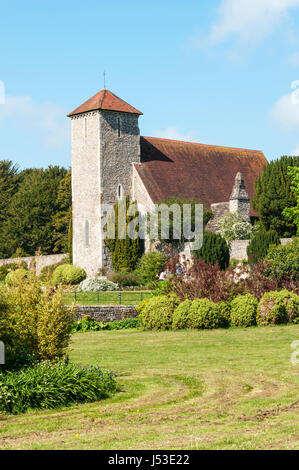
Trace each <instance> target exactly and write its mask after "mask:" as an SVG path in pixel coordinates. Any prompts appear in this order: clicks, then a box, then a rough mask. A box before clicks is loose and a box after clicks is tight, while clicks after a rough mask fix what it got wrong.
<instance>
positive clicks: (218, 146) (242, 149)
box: [141, 136, 263, 153]
mask: <svg viewBox="0 0 299 470" xmlns="http://www.w3.org/2000/svg"><path fill="white" fill-rule="evenodd" d="M141 137H142V138H143V139H145V140H148V141H150V140H161V141H165V143H171V142H172V143H175V144H187V145H199V146H201V147H204V148H206V149H209V148H210V149H215V150H216V149H217V150H223V151H227V150H235V151H246V152H257V153H263V151H262V150H257V149H248V148H244V147H226V146H223V145H212V144H203V143H202V142H190V141H187V140H176V139H166V138H165V137H149V136H141Z"/></svg>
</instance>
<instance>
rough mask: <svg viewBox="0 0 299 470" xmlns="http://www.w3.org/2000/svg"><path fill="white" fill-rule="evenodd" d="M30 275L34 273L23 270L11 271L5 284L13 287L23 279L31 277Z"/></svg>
mask: <svg viewBox="0 0 299 470" xmlns="http://www.w3.org/2000/svg"><path fill="white" fill-rule="evenodd" d="M30 275H32V272H30V271H28V270H26V269H23V268H19V269H16V270H15V271H10V272H9V273H8V274H7V276H6V278H5V283H6V284H7V285H8V286H13V285H15V284H18V282H20V281H23V279H26V278H28V277H30Z"/></svg>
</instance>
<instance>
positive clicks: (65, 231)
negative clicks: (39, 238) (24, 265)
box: [53, 171, 72, 256]
mask: <svg viewBox="0 0 299 470" xmlns="http://www.w3.org/2000/svg"><path fill="white" fill-rule="evenodd" d="M56 203H57V208H58V209H57V212H56V213H55V214H54V215H53V226H54V233H53V238H54V241H55V245H54V250H53V251H54V252H56V253H69V254H70V256H71V254H72V247H71V244H70V238H72V174H71V172H70V171H69V172H68V173H67V175H66V176H65V177H64V178H63V179H61V181H60V183H59V185H58V190H57V198H56Z"/></svg>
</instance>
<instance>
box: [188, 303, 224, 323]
mask: <svg viewBox="0 0 299 470" xmlns="http://www.w3.org/2000/svg"><path fill="white" fill-rule="evenodd" d="M224 325H225V322H224V319H223V317H221V316H220V313H219V308H218V307H217V304H215V303H214V302H212V301H211V300H208V299H196V300H193V302H192V305H191V308H190V312H189V315H188V319H187V326H188V327H189V328H195V329H200V330H203V329H207V330H211V329H214V328H221V327H222V326H224Z"/></svg>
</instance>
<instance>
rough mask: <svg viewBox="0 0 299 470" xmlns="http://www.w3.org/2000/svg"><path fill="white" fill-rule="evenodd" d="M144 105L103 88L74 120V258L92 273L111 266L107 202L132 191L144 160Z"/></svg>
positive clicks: (73, 117) (77, 110)
mask: <svg viewBox="0 0 299 470" xmlns="http://www.w3.org/2000/svg"><path fill="white" fill-rule="evenodd" d="M140 114H141V113H140V111H137V110H136V109H135V108H133V107H131V106H130V105H128V104H127V103H125V102H124V101H122V100H121V99H120V98H118V97H116V96H115V95H113V94H112V93H111V92H109V91H108V90H102V91H101V92H99V93H98V94H97V95H95V96H94V97H93V98H91V99H90V100H88V101H87V102H86V103H84V104H83V105H81V106H80V107H79V108H77V109H76V110H75V111H73V112H72V113H70V114H69V115H68V116H69V117H70V118H71V120H72V195H73V263H74V265H76V266H80V267H82V268H84V269H85V271H86V272H87V275H88V276H89V277H92V276H96V275H97V274H98V271H99V269H100V268H104V267H109V255H108V253H107V249H106V247H105V245H104V242H103V237H102V230H103V228H102V216H103V215H105V214H104V211H103V205H106V204H114V203H115V202H116V201H117V199H120V198H121V197H123V196H125V195H127V194H130V193H131V187H132V183H131V182H132V166H133V164H134V163H139V162H140V133H139V127H138V118H139V115H140Z"/></svg>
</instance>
